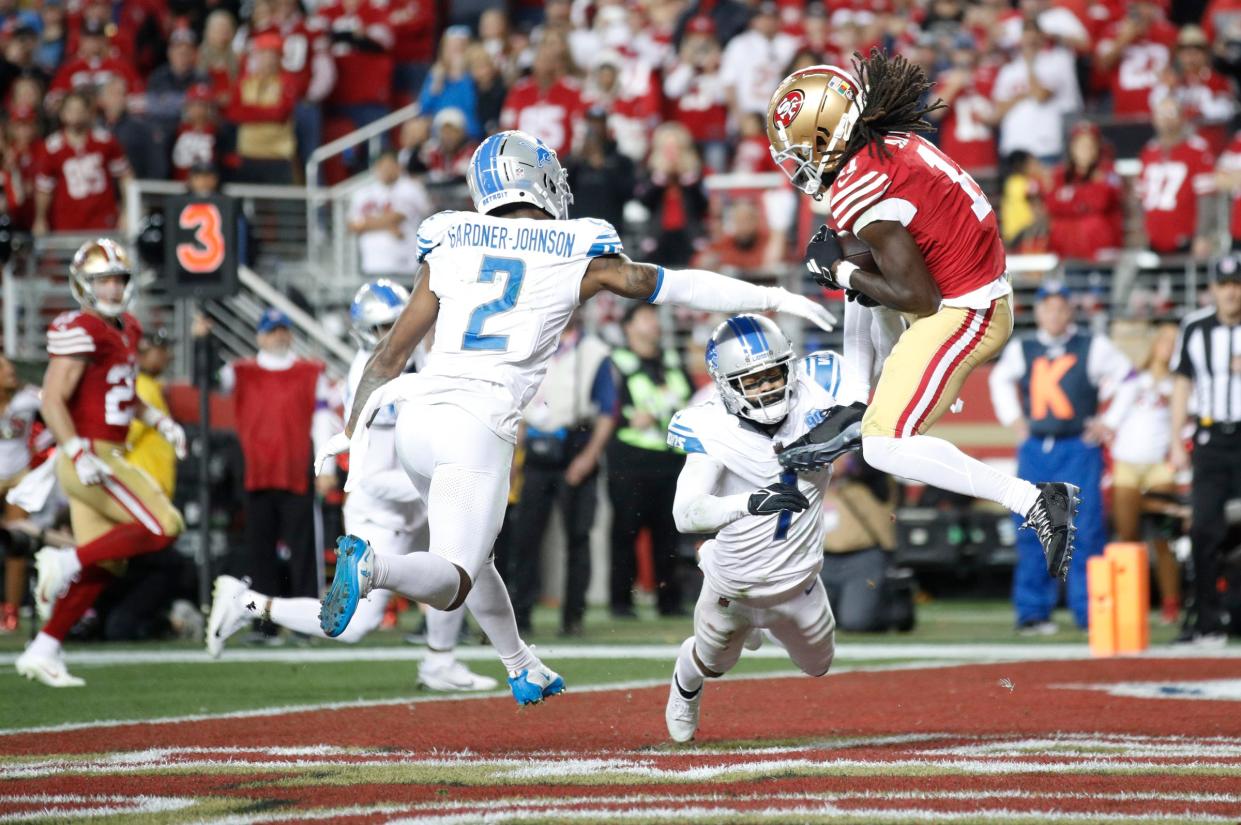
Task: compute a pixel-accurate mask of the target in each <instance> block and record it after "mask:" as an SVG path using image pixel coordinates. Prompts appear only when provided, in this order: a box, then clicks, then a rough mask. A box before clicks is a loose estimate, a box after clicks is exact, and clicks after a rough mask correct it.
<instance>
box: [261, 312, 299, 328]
mask: <svg viewBox="0 0 1241 825" xmlns="http://www.w3.org/2000/svg"><path fill="white" fill-rule="evenodd" d="M292 326H293V322H292V321H290V320H289V316H287V315H285V314H284V313H283V312H281V311H280V310H278V309H276V308H275V307H268V308H267V309H266V310H264V312H263V314H262V315H261V316H260V317H259V326H258V330H259V332H271V331H272V330H274V329H280V328H281V327H283V328H285V329H289V328H290V327H292Z"/></svg>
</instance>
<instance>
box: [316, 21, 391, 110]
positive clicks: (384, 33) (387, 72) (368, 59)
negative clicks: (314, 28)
mask: <svg viewBox="0 0 1241 825" xmlns="http://www.w3.org/2000/svg"><path fill="white" fill-rule="evenodd" d="M319 15H320V16H321V17H322V18H323V20H324V22H325V24H326V28H327V36H328V38H329V40H330V42H331V51H332V56H333V57H334V58H335V59H336V85H335V86H333V87H332V93H331V94H329V95H328V97H327V102H328V103H331V104H334V105H337V106H348V105H351V104H355V103H379V104H382V105H385V106H386V105H387V104H388V98H389V95H390V93H391V90H392V67H393V59H392V47H393V43H394V42H395V37H394V36H393V34H392V26H391V25H389V22H388V10H387V8H385V7H383V6H380V5H378V4H377V3H373V2H368V1H367V0H361V2H357V3H354V4H353V6H352V8H348V7H346V4H345V3H344V2H341V1H340V0H334V2H331V3H328V4H326V5H324V6H322V7H320V8H319ZM347 34H353V35H355V36H362V37H366V38H367V39H369V40H372V41H374V42H375V43H378V44H379V46H380V47H381V48H382V51H364V50H362V49H358V48H356V47H355V46H354V45H353V44H352V43H349V42H347V41H345V40H341V39H340V37H341V36H343V35H347Z"/></svg>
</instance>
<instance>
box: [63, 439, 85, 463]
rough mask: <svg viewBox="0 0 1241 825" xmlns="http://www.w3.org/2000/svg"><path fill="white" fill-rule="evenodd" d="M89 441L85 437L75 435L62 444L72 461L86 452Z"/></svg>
mask: <svg viewBox="0 0 1241 825" xmlns="http://www.w3.org/2000/svg"><path fill="white" fill-rule="evenodd" d="M86 447H87V442H86V440H85V439H82V438H79V437H78V436H74V437H73V438H71V439H69V440H68V441H66V442H65V443H64V444H61V445H60V448H61V449H62V450H64V451H65V455H67V456H69V460H70V461H77V460H78V456H80V455H81V454H82V453H84V452H86Z"/></svg>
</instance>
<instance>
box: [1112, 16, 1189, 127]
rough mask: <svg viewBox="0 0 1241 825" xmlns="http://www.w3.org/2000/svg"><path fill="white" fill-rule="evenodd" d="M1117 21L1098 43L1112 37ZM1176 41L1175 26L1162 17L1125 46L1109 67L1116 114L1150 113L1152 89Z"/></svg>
mask: <svg viewBox="0 0 1241 825" xmlns="http://www.w3.org/2000/svg"><path fill="white" fill-rule="evenodd" d="M1120 25H1121V24H1120V23H1114V24H1112V25H1111V26H1110V27H1108V30H1107V32H1106V33H1105V34H1104V36H1103V40H1102V41H1101V42H1100V43H1099V45H1100V47H1102V46H1103V45H1104V44H1105V43H1108V42H1110V41H1111V40H1113V39H1115V37H1116V31H1117V29H1118V28H1119V27H1120ZM1175 44H1176V27H1175V26H1172V25H1171V24H1169V23H1166V22H1164V21H1162V20H1161V21H1159V22H1156V23H1154V24H1152V25H1151V27H1150V29H1149V30H1148V31H1147V32H1146V34H1145V35H1144V36H1143V37H1142V38H1141V39H1140V40H1135V41H1134V42H1132V43H1130V44H1129V45H1128V46H1125V48H1124V51H1123V52H1121V55H1120V61H1119V62H1118V63H1117V64H1116V65H1115V66H1113V67H1112V71H1111V78H1110V81H1109V85H1110V87H1111V90H1112V112H1113V113H1114V114H1117V115H1144V114H1149V113H1150V110H1151V108H1150V95H1151V90H1152V89H1154V88H1155V86H1156V84H1158V83H1159V78H1160V75H1161V74H1162V72H1163V70H1164V69H1165V68H1167V66H1168V60H1169V59H1170V57H1171V54H1172V47H1173V46H1174V45H1175Z"/></svg>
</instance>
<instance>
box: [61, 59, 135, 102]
mask: <svg viewBox="0 0 1241 825" xmlns="http://www.w3.org/2000/svg"><path fill="white" fill-rule="evenodd" d="M113 77H120V78H122V79H124V81H125V90H126V92H128V93H129V94H131V95H132V94H137V93H139V92H141V91H142V90H143V89H145V88H146V83H144V82H143V80H142V78H141V77H140V76H139V75H138V73H137V72H136V71H134V67H133V65H132V64H131V63H130V62H129V61H128V60H125V59H123V58H120V57H103V58H100V59H98V60H83V59H82V58H80V57H77V58H74V59H73V60H70V61H69V62H67V63H63V64H61V67H60V68H59V69H57V70H56V76H55V77H53V78H52V84H51V85H50V86H48V87H47V92H48V94H49V95H52V96H53V97H56V96H59V95H62V94H67V93H68V92H71V91H73V90H74V89H89V90H90V91H97V90H99V89H102V88H103V86H104V84H106V83H107V82H108V81H109V80H111V79H112V78H113Z"/></svg>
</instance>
